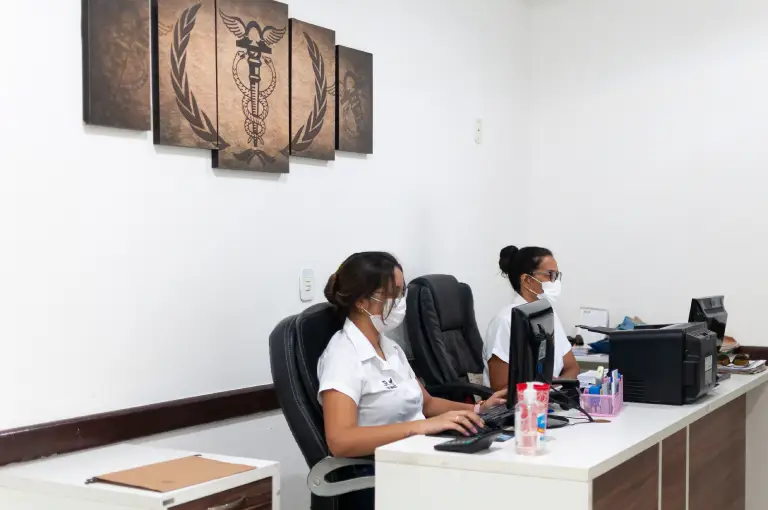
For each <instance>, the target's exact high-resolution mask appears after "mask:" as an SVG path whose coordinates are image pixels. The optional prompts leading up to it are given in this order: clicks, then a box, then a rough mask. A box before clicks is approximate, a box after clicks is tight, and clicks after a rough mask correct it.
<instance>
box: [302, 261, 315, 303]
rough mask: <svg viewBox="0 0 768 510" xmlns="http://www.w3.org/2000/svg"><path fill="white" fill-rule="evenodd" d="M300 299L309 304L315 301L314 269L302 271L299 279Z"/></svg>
mask: <svg viewBox="0 0 768 510" xmlns="http://www.w3.org/2000/svg"><path fill="white" fill-rule="evenodd" d="M299 298H300V299H301V300H302V301H303V302H304V303H308V302H309V301H312V300H313V299H315V272H314V271H313V270H312V269H302V270H301V276H300V277H299Z"/></svg>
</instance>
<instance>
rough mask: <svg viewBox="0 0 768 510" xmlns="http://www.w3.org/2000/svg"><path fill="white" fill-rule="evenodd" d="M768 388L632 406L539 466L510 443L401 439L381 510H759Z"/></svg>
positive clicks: (746, 381) (758, 379) (570, 434)
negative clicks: (442, 448) (470, 450)
mask: <svg viewBox="0 0 768 510" xmlns="http://www.w3.org/2000/svg"><path fill="white" fill-rule="evenodd" d="M766 382H768V372H765V373H762V374H759V375H754V376H733V377H731V379H729V380H727V381H725V382H724V383H723V384H721V385H720V386H719V387H718V388H716V389H715V390H714V391H713V392H712V393H711V394H710V395H708V396H706V397H704V398H703V399H701V400H700V401H699V402H697V403H695V404H692V405H687V406H661V405H646V404H628V405H627V407H626V408H625V409H624V411H623V412H622V413H621V415H620V416H618V417H617V418H615V419H614V420H613V422H612V423H609V424H587V425H576V426H573V427H567V428H564V429H558V430H552V431H549V432H548V434H549V435H550V436H551V438H552V439H551V440H550V441H548V443H547V448H548V452H547V453H546V454H544V455H541V456H538V457H533V458H531V457H521V456H518V455H516V454H515V450H514V441H508V442H506V443H495V444H494V445H493V446H492V447H491V449H490V450H489V451H487V452H483V453H479V454H475V455H461V454H451V453H441V452H437V451H435V450H434V448H433V446H434V445H435V444H436V443H438V442H440V441H441V439H436V438H429V437H412V438H409V439H406V440H403V441H399V442H397V443H394V444H392V445H389V446H385V447H382V448H379V449H378V450H377V451H376V509H377V510H407V509H422V508H439V509H440V510H454V509H457V510H458V509H462V510H466V509H467V508H478V507H481V508H482V507H483V506H488V507H490V508H494V507H498V506H500V505H504V502H505V501H509V506H510V508H512V507H514V508H568V509H570V510H616V509H630V508H631V509H632V510H657V509H662V508H663V510H745V509H746V510H763V509H765V508H766V506H767V505H768V503H766V501H768V483H766V482H765V473H766V472H768V441H765V433H766V430H768V386H766V384H765V383H766Z"/></svg>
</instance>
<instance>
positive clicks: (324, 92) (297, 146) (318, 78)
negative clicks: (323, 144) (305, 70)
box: [291, 32, 328, 153]
mask: <svg viewBox="0 0 768 510" xmlns="http://www.w3.org/2000/svg"><path fill="white" fill-rule="evenodd" d="M304 38H305V39H306V40H307V49H308V51H309V58H310V60H311V61H312V70H313V71H314V72H315V102H314V105H313V107H312V111H311V112H310V113H309V117H307V122H306V123H305V124H304V125H303V126H302V127H301V128H300V129H299V130H298V131H297V132H296V135H295V136H294V137H293V140H292V141H291V151H292V152H294V153H299V152H302V151H305V150H307V149H309V147H310V145H312V142H313V141H314V140H315V138H317V135H318V134H320V130H321V129H323V123H325V114H326V112H327V110H328V84H327V83H326V78H325V59H324V58H323V56H322V54H320V48H318V47H317V44H316V43H315V41H313V40H312V38H311V37H310V36H309V34H307V33H306V32H304Z"/></svg>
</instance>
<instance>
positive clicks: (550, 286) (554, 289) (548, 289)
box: [536, 280, 563, 304]
mask: <svg viewBox="0 0 768 510" xmlns="http://www.w3.org/2000/svg"><path fill="white" fill-rule="evenodd" d="M536 281H537V282H538V280H536ZM539 283H541V290H542V293H541V294H537V295H536V297H537V298H539V299H546V300H547V301H549V302H550V303H552V304H555V302H556V301H557V298H558V297H560V293H561V292H562V291H563V282H562V281H561V280H557V281H556V282H539Z"/></svg>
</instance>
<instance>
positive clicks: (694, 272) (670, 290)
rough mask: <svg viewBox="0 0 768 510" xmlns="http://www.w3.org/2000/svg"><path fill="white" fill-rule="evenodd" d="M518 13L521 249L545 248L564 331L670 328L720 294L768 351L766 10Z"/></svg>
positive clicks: (660, 3)
mask: <svg viewBox="0 0 768 510" xmlns="http://www.w3.org/2000/svg"><path fill="white" fill-rule="evenodd" d="M528 5H529V6H530V7H531V13H532V26H531V34H532V42H531V44H532V56H533V58H532V62H533V67H532V91H533V96H532V100H533V110H532V123H533V124H532V155H531V157H532V160H531V161H532V167H531V181H530V186H529V188H528V194H529V197H530V198H531V200H532V201H534V202H533V203H532V204H531V205H530V207H529V210H530V211H531V215H530V216H529V222H528V225H527V226H528V227H529V229H530V231H529V234H528V236H529V237H528V240H529V241H530V242H535V243H539V244H543V245H545V246H550V247H551V248H552V249H554V250H555V251H556V256H557V258H558V262H559V263H560V266H561V268H562V270H563V272H564V273H565V275H566V276H565V279H564V297H563V301H562V305H563V306H562V307H561V310H562V312H563V313H564V316H565V317H564V318H565V321H566V322H567V323H568V325H569V326H570V325H574V324H575V322H576V320H577V319H578V307H579V306H581V305H592V306H600V307H607V308H609V309H610V310H611V312H612V319H614V320H620V319H621V318H622V317H623V316H624V315H625V314H630V313H631V314H637V315H639V316H640V317H642V318H643V319H645V320H648V321H679V320H681V319H686V318H687V312H688V307H689V303H690V298H691V297H693V296H694V295H711V294H715V293H722V294H725V295H726V306H727V309H728V311H729V314H730V316H729V321H728V333H729V334H731V335H733V336H735V337H736V338H737V340H739V341H740V342H742V343H746V344H752V345H755V344H768V338H766V337H765V335H764V334H762V333H763V330H762V317H763V316H764V315H765V307H766V305H767V304H768V302H766V298H765V296H764V292H763V291H764V289H765V288H766V287H768V272H766V271H764V270H763V262H762V260H763V255H764V253H765V252H766V249H768V238H767V237H766V233H768V200H766V198H765V197H766V192H765V187H766V183H767V182H768V174H766V168H768V144H766V140H767V139H768V95H766V94H767V92H766V91H768V60H766V55H767V54H768V31H767V30H766V26H768V2H765V1H764V0H739V1H737V2H733V1H726V0H588V1H584V0H536V1H530V2H528ZM569 329H570V328H569Z"/></svg>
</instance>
